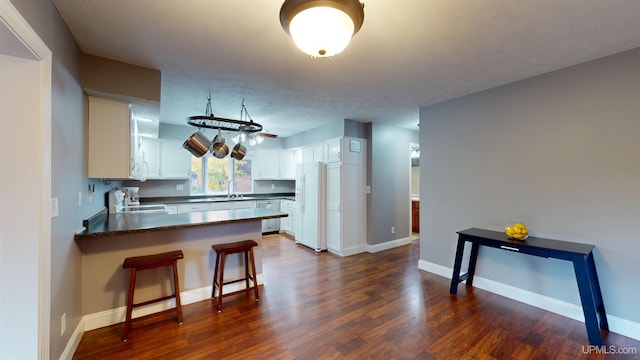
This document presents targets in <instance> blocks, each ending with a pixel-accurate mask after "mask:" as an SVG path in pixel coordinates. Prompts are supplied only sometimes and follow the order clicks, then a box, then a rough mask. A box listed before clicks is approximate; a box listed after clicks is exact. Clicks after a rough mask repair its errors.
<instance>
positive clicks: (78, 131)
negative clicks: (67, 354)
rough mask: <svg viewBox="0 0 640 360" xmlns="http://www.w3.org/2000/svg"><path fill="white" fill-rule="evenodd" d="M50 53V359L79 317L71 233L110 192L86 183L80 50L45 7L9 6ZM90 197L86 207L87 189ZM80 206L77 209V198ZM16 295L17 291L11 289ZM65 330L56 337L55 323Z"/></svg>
mask: <svg viewBox="0 0 640 360" xmlns="http://www.w3.org/2000/svg"><path fill="white" fill-rule="evenodd" d="M11 3H12V4H13V5H14V6H15V7H16V9H18V11H19V12H20V14H22V16H23V17H24V18H25V19H26V20H27V22H28V23H29V24H30V25H31V27H32V28H33V29H34V30H35V31H36V33H37V34H38V36H40V38H41V39H42V40H43V41H44V42H45V43H46V44H47V46H48V47H49V49H51V51H52V52H53V64H52V104H51V107H52V109H51V111H52V116H51V136H52V145H51V148H52V149H51V193H52V196H53V197H57V198H58V201H59V209H60V215H59V216H58V217H56V218H53V219H51V328H50V334H51V338H50V341H51V351H50V355H51V358H53V359H57V358H59V357H60V355H61V354H62V352H63V351H64V348H65V346H66V345H67V342H68V341H69V339H70V337H71V335H72V334H73V331H74V329H75V328H76V327H77V325H78V323H79V321H80V318H81V316H82V298H81V295H82V293H81V284H82V256H81V249H80V247H79V245H78V244H76V242H75V241H74V239H73V237H74V232H75V231H78V230H80V229H81V227H82V219H83V218H85V217H87V216H89V215H90V214H92V213H94V212H96V211H97V210H99V209H100V208H102V207H103V206H104V201H103V200H102V199H103V198H102V195H101V194H103V193H104V192H106V191H108V190H109V189H110V188H111V186H106V185H103V184H102V182H101V181H99V180H95V179H87V147H88V144H87V138H88V128H87V124H88V122H87V116H88V107H87V98H86V96H85V95H84V94H83V91H82V89H81V87H80V50H79V49H78V46H77V45H76V43H75V40H74V39H73V38H72V37H71V34H70V33H69V31H68V30H67V27H66V25H65V24H64V23H63V22H62V19H61V18H60V16H59V15H58V11H57V10H56V8H55V7H54V5H53V3H52V2H49V1H28V0H11ZM90 183H91V184H95V196H94V197H93V199H92V201H91V202H89V192H88V188H89V184H90ZM79 192H81V193H82V205H80V206H78V200H77V199H78V193H79ZM14 291H15V292H16V293H18V294H19V293H20V291H19V289H14ZM63 314H66V317H67V324H66V325H67V330H66V332H65V334H64V335H62V336H61V335H60V320H61V317H62V315H63Z"/></svg>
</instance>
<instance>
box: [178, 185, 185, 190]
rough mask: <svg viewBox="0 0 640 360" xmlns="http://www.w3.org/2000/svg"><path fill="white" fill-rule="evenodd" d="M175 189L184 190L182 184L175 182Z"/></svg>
mask: <svg viewBox="0 0 640 360" xmlns="http://www.w3.org/2000/svg"><path fill="white" fill-rule="evenodd" d="M176 190H184V185H182V184H176Z"/></svg>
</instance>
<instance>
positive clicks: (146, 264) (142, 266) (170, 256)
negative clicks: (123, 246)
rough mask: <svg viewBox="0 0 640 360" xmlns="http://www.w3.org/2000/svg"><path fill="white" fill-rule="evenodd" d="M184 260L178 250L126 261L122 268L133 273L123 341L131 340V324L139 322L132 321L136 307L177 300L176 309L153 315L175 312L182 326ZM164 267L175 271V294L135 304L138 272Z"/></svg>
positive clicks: (130, 280) (131, 258)
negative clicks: (180, 268)
mask: <svg viewBox="0 0 640 360" xmlns="http://www.w3.org/2000/svg"><path fill="white" fill-rule="evenodd" d="M182 258H184V255H183V254H182V251H181V250H176V251H170V252H166V253H162V254H154V255H147V256H137V257H129V258H126V259H124V263H123V264H122V268H124V269H131V271H130V275H129V292H128V295H127V314H126V317H125V321H124V335H123V338H122V341H127V340H128V339H129V330H130V329H131V323H132V322H133V321H135V320H138V319H137V318H136V319H132V314H133V308H135V307H139V306H144V305H148V304H152V303H156V302H159V301H164V300H168V299H172V298H175V301H176V306H175V307H174V308H171V309H167V310H165V311H161V312H158V313H155V314H153V315H159V314H163V313H167V312H173V311H175V312H176V314H177V317H178V324H180V325H182V304H181V302H180V285H179V282H178V260H180V259H182ZM162 266H171V267H172V269H173V289H174V292H173V294H171V295H168V296H163V297H160V298H156V299H152V300H147V301H144V302H140V303H134V302H133V295H134V292H135V286H136V275H137V272H138V270H147V269H153V268H157V267H162Z"/></svg>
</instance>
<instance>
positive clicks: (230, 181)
mask: <svg viewBox="0 0 640 360" xmlns="http://www.w3.org/2000/svg"><path fill="white" fill-rule="evenodd" d="M231 185H233V180H232V179H229V180H227V198H230V197H231Z"/></svg>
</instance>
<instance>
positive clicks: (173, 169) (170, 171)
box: [142, 138, 191, 179]
mask: <svg viewBox="0 0 640 360" xmlns="http://www.w3.org/2000/svg"><path fill="white" fill-rule="evenodd" d="M142 154H143V155H142V159H143V163H142V168H143V170H144V169H147V170H146V171H147V178H148V179H188V178H189V171H190V167H191V154H190V153H189V152H188V151H187V150H185V149H183V148H182V141H179V140H169V139H154V138H142Z"/></svg>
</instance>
